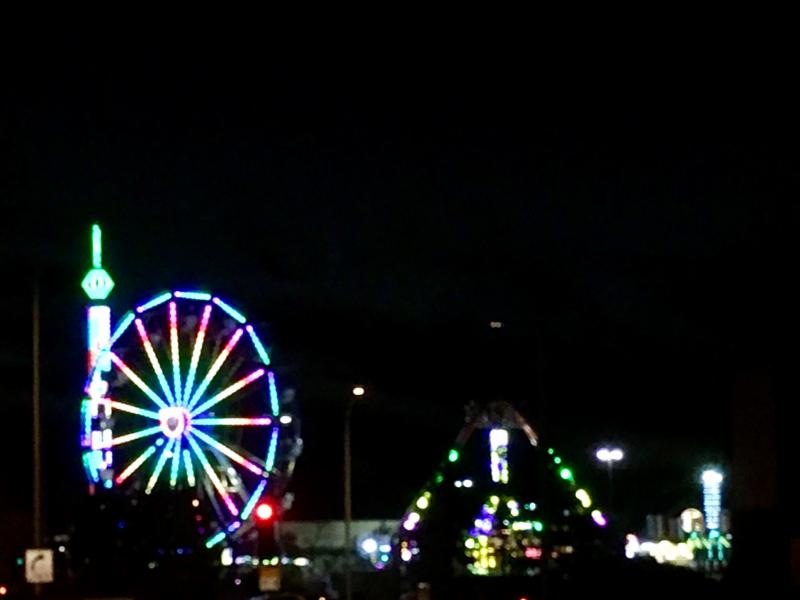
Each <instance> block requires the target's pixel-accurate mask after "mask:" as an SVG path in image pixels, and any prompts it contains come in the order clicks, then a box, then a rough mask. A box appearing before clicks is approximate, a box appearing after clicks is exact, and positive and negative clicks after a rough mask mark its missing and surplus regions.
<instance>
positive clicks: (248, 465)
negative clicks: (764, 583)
mask: <svg viewBox="0 0 800 600" xmlns="http://www.w3.org/2000/svg"><path fill="white" fill-rule="evenodd" d="M191 435H194V436H197V437H199V438H200V439H201V440H203V441H204V442H205V443H206V444H208V445H209V446H211V447H212V448H214V449H216V450H217V451H219V452H220V453H222V454H224V455H225V456H227V457H228V458H230V459H231V460H232V461H234V462H236V463H239V464H240V465H242V466H243V467H244V468H245V469H247V470H248V471H252V472H253V473H255V474H256V475H261V474H262V473H263V471H262V470H261V467H259V466H258V465H257V464H255V463H253V462H251V461H249V460H247V459H246V458H245V457H244V456H242V455H241V454H238V453H236V452H234V451H233V450H231V449H230V448H228V447H227V446H225V445H224V444H220V443H219V442H218V441H217V440H215V439H214V438H212V437H211V436H210V435H206V434H205V433H203V432H202V431H200V430H199V429H192V431H191Z"/></svg>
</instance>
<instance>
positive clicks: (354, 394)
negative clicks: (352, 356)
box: [344, 385, 366, 600]
mask: <svg viewBox="0 0 800 600" xmlns="http://www.w3.org/2000/svg"><path fill="white" fill-rule="evenodd" d="M364 394H366V390H365V389H364V386H363V385H356V386H353V389H352V390H351V393H350V396H349V397H348V398H347V404H346V405H345V409H344V587H345V598H346V600H352V598H353V576H352V571H351V567H352V554H353V552H352V548H351V546H352V541H353V540H352V534H351V532H350V529H351V524H352V522H353V494H352V469H351V461H350V416H351V415H352V413H353V405H354V404H355V401H356V400H357V399H359V398H361V397H362V396H363V395H364Z"/></svg>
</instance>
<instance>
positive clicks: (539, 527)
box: [533, 521, 544, 532]
mask: <svg viewBox="0 0 800 600" xmlns="http://www.w3.org/2000/svg"><path fill="white" fill-rule="evenodd" d="M533 528H534V530H536V531H539V532H541V531H542V530H543V529H544V525H542V522H541V521H534V522H533Z"/></svg>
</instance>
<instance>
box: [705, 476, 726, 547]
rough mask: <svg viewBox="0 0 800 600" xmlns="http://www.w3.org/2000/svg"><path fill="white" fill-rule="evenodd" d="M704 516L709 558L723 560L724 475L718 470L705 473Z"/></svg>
mask: <svg viewBox="0 0 800 600" xmlns="http://www.w3.org/2000/svg"><path fill="white" fill-rule="evenodd" d="M700 479H701V481H702V482H703V516H704V517H705V525H706V539H707V540H708V541H709V546H708V558H709V560H713V559H714V551H715V550H716V552H717V558H718V559H719V560H723V558H724V550H723V545H722V539H721V538H720V514H721V513H722V480H723V476H722V473H721V472H720V471H718V470H716V469H707V470H705V471H703V474H702V476H701V477H700Z"/></svg>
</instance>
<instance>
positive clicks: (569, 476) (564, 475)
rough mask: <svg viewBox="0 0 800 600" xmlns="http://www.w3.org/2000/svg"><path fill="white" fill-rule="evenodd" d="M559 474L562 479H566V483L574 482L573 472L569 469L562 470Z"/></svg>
mask: <svg viewBox="0 0 800 600" xmlns="http://www.w3.org/2000/svg"><path fill="white" fill-rule="evenodd" d="M558 474H559V475H561V479H564V480H566V481H572V471H571V470H570V469H568V468H567V467H564V468H563V469H561V471H559V473H558Z"/></svg>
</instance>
